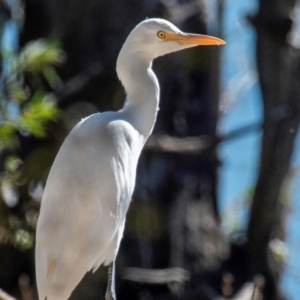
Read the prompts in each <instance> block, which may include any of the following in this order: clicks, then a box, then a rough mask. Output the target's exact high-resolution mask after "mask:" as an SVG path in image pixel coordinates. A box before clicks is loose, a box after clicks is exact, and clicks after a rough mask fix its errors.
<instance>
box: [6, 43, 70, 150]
mask: <svg viewBox="0 0 300 300" xmlns="http://www.w3.org/2000/svg"><path fill="white" fill-rule="evenodd" d="M2 57H3V59H4V62H5V63H6V64H8V65H9V67H8V70H7V71H6V72H3V74H2V78H1V79H2V80H1V82H2V87H1V90H0V93H1V99H2V101H1V102H0V121H1V127H0V150H1V149H3V148H6V147H14V146H16V145H17V139H18V138H17V135H18V134H21V135H28V134H31V135H33V136H35V137H36V138H43V137H45V136H46V132H47V124H48V122H49V121H53V120H56V119H57V118H58V116H59V111H58V109H57V107H56V99H55V96H54V95H53V93H51V92H49V91H47V90H50V89H49V86H50V88H52V89H55V88H57V87H58V86H59V85H60V84H61V81H60V78H59V76H58V74H57V72H56V70H55V68H54V66H57V65H59V64H61V63H63V62H64V60H65V55H64V53H63V52H62V50H60V49H59V44H58V43H57V42H52V41H47V40H44V39H41V40H37V41H33V42H30V43H28V44H27V45H25V46H24V48H23V49H22V51H21V52H20V54H19V55H15V54H13V53H10V54H8V53H5V54H4V53H2Z"/></svg>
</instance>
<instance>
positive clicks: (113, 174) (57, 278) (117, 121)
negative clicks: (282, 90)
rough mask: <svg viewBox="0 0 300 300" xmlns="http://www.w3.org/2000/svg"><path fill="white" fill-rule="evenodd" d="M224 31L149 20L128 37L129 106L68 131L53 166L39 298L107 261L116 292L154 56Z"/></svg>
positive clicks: (56, 295) (125, 79) (149, 113)
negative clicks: (204, 30)
mask: <svg viewBox="0 0 300 300" xmlns="http://www.w3.org/2000/svg"><path fill="white" fill-rule="evenodd" d="M221 44H225V42H224V41H223V40H221V39H219V38H215V37H211V36H205V35H197V34H188V33H183V32H182V31H180V30H179V29H178V28H177V27H175V26H174V25H173V24H171V23H170V22H168V21H165V20H162V19H147V20H145V21H143V22H141V23H140V24H138V25H137V26H136V27H135V28H134V29H133V30H132V32H131V33H130V35H129V36H128V38H127V40H126V42H125V43H124V45H123V47H122V49H121V52H120V54H119V57H118V60H117V74H118V77H119V79H120V81H121V82H122V84H123V86H124V89H125V91H126V95H127V97H126V102H125V105H124V108H123V109H122V110H120V111H118V112H105V113H97V114H93V115H91V116H89V117H87V118H85V119H83V120H82V121H81V122H79V123H78V124H77V125H76V126H75V128H74V129H73V130H72V131H71V133H70V134H69V135H68V137H67V138H66V140H65V141H64V143H63V145H62V146H61V148H60V150H59V152H58V154H57V156H56V158H55V161H54V163H53V166H52V168H51V171H50V174H49V177H48V180H47V183H46V187H45V191H44V194H43V198H42V203H41V211H40V216H39V219H38V224H37V234H36V276H37V286H38V293H39V299H40V300H45V299H47V300H67V299H68V297H69V296H70V295H71V293H72V291H73V290H74V288H75V287H76V286H77V284H78V283H79V282H80V280H81V279H82V278H83V276H84V275H85V274H86V272H88V271H90V270H94V271H95V270H96V269H97V268H98V267H99V266H100V265H108V266H109V268H108V271H109V272H108V286H107V292H106V299H107V300H109V299H115V291H114V261H115V258H116V255H117V252H118V249H119V246H120V241H121V239H122V235H123V231H124V225H125V216H126V212H127V210H128V207H129V204H130V201H131V196H132V193H133V189H134V185H135V175H136V167H137V162H138V158H139V156H140V153H141V150H142V148H143V146H144V144H145V142H146V140H147V138H148V137H149V135H150V134H151V132H152V129H153V126H154V123H155V120H156V115H157V111H158V103H159V85H158V81H157V78H156V76H155V74H154V73H153V71H152V69H151V65H152V61H153V59H154V58H156V57H158V56H161V55H164V54H167V53H170V52H174V51H179V50H182V49H185V48H189V47H194V46H197V45H221Z"/></svg>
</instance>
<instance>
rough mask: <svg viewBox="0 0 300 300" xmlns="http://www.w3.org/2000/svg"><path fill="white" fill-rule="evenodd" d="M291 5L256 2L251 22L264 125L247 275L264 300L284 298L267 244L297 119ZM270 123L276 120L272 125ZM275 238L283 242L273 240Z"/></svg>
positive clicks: (299, 65)
mask: <svg viewBox="0 0 300 300" xmlns="http://www.w3.org/2000/svg"><path fill="white" fill-rule="evenodd" d="M295 5H296V1H293V0H291V1H285V0H277V1H275V2H274V1H272V2H270V1H268V0H261V1H259V11H258V14H257V15H256V16H255V17H254V18H252V19H251V20H252V23H253V25H254V27H255V29H256V32H257V51H256V56H257V66H258V73H259V80H260V85H261V91H262V97H263V107H264V120H265V126H264V130H263V137H262V148H261V163H260V169H259V175H258V180H257V185H256V188H255V193H254V196H253V200H252V207H251V214H250V221H249V225H248V233H247V236H248V244H247V251H248V255H249V271H250V275H252V276H254V275H255V274H262V275H264V276H265V277H266V280H267V281H266V288H265V298H266V299H274V300H275V299H276V300H277V299H284V297H283V296H282V295H281V293H280V290H279V287H278V286H279V274H276V273H274V270H272V267H271V264H270V259H272V258H271V257H270V256H269V255H268V254H269V250H268V249H269V248H268V247H269V243H270V241H271V239H272V238H274V237H278V235H277V236H276V232H275V228H276V225H277V224H276V223H277V222H279V220H280V218H281V213H282V210H281V209H280V191H281V188H282V184H283V181H284V179H285V176H287V172H288V169H289V165H290V159H291V154H292V151H293V148H294V147H293V146H294V142H295V137H296V134H297V130H298V127H299V121H300V102H299V99H300V89H299V82H300V81H299V80H300V56H299V51H296V50H294V49H292V47H291V45H289V44H288V41H287V37H288V34H289V33H290V32H291V28H292V20H291V19H290V15H291V12H292V10H293V9H294V8H295ZM274 119H277V120H279V121H278V122H274ZM279 238H283V237H282V236H279Z"/></svg>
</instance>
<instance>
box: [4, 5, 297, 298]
mask: <svg viewBox="0 0 300 300" xmlns="http://www.w3.org/2000/svg"><path fill="white" fill-rule="evenodd" d="M8 3H10V5H8V4H7V3H4V2H1V8H2V10H1V25H0V26H2V27H1V32H2V30H3V27H4V24H5V22H7V21H8V20H17V21H18V22H19V23H18V24H19V26H18V29H19V31H18V38H19V53H21V52H22V49H24V47H26V44H27V43H28V42H29V41H34V40H37V39H40V38H47V39H48V40H50V41H51V40H55V41H59V44H58V47H59V48H61V49H62V50H63V51H64V52H65V57H66V59H65V60H64V62H61V63H60V64H59V66H56V67H55V68H56V69H55V70H56V72H57V74H58V75H59V78H60V80H61V81H59V82H56V83H53V82H52V84H51V81H50V83H49V80H48V79H47V76H46V75H45V74H46V73H45V72H44V69H43V68H41V69H36V70H35V71H34V72H33V73H30V72H28V71H26V70H20V71H19V73H18V75H17V76H15V77H13V76H12V78H13V79H11V80H10V81H9V80H7V78H8V75H5V72H4V68H3V67H2V78H4V79H3V81H1V82H2V83H1V84H2V86H3V87H4V88H3V91H2V100H1V101H2V102H3V103H10V101H14V97H12V95H13V94H10V93H9V92H7V91H9V89H10V85H11V84H12V83H11V82H12V81H13V80H15V81H16V80H19V81H20V80H21V81H22V86H23V88H24V86H26V88H27V89H29V90H30V91H31V93H32V94H33V93H34V91H36V90H39V89H41V88H42V89H43V91H45V92H47V93H53V94H54V95H55V97H56V99H57V102H56V103H57V107H58V109H59V110H60V115H59V117H58V118H56V119H55V120H50V121H49V122H45V123H43V126H44V127H45V128H46V134H45V135H44V136H43V138H36V136H35V134H34V132H31V134H24V132H23V131H22V130H20V129H19V128H17V129H16V128H15V129H14V130H13V133H12V134H11V136H10V139H14V143H12V144H11V145H10V146H9V147H7V146H5V144H4V142H3V143H1V150H2V151H1V157H0V158H1V166H0V167H1V173H2V177H1V180H2V183H1V184H2V186H4V183H3V182H4V181H5V180H6V185H7V182H10V190H11V191H13V193H15V194H16V195H17V202H16V204H15V205H13V206H12V207H9V206H8V205H7V204H6V202H5V201H2V200H1V204H0V217H1V219H0V238H1V240H0V242H1V244H0V287H1V288H2V289H4V290H5V291H6V292H8V293H9V294H11V295H14V296H15V297H17V298H18V299H25V300H32V299H37V298H36V290H35V275H34V232H35V224H36V220H37V216H38V210H39V203H40V202H39V200H40V198H41V189H42V186H43V185H44V182H45V180H46V178H47V174H48V172H49V168H50V166H51V163H52V162H53V159H54V157H55V154H56V152H57V151H58V149H59V147H60V145H61V143H62V141H63V139H64V138H65V136H66V135H67V134H68V132H69V131H70V129H71V128H72V127H73V126H74V125H75V124H76V122H78V121H79V120H80V119H81V118H83V117H85V116H87V115H89V114H91V113H94V112H98V111H106V110H118V109H120V108H121V107H122V105H123V102H124V98H125V94H124V91H123V88H122V86H121V84H120V82H119V81H118V79H117V75H116V72H115V62H116V59H117V55H118V52H119V50H120V48H121V46H122V44H123V43H124V41H125V39H126V36H127V35H128V33H129V32H130V31H131V30H132V28H133V27H134V26H135V25H136V24H137V23H139V22H140V21H142V20H144V19H145V18H147V17H149V18H150V17H162V18H166V19H168V20H169V21H171V22H173V23H174V24H176V25H177V26H178V27H180V29H182V30H183V31H187V32H197V33H206V21H205V20H206V6H205V1H201V0H190V1H188V0H182V1H176V0H173V1H171V0H170V1H167V0H165V1H157V0H152V1H149V0H126V1H125V0H119V1H115V0H113V1H112V0H111V1H102V0H98V1H95V0H86V1H79V0H73V1H70V0H44V1H37V0H26V1H25V2H24V3H21V2H20V3H19V2H17V1H16V2H12V1H11V2H9V1H8ZM223 4H224V3H223V1H221V0H220V1H218V2H217V5H216V8H215V9H217V15H218V18H219V19H218V20H216V28H217V29H216V32H215V35H217V36H219V37H221V38H222V26H221V24H222V11H223ZM295 5H296V1H292V0H289V1H286V0H276V1H273V2H272V3H270V2H269V1H267V0H260V1H259V11H258V13H257V15H254V16H245V18H247V19H248V22H250V23H251V24H252V25H253V27H254V28H255V30H256V32H257V52H256V58H257V69H258V73H259V80H260V86H261V92H262V96H263V107H264V124H263V126H262V127H261V130H262V132H263V138H262V145H261V157H260V168H259V170H258V174H257V177H258V180H257V184H256V186H255V188H254V192H253V195H251V203H252V205H251V206H250V219H249V223H248V226H247V229H246V232H245V237H246V238H245V239H244V240H243V242H240V243H236V242H232V241H230V240H228V239H227V238H226V237H225V236H224V234H223V233H222V230H221V227H220V216H219V211H218V206H217V200H218V199H217V197H216V190H217V186H218V167H219V165H220V161H219V159H218V157H217V155H216V149H217V147H218V145H219V143H220V142H226V138H224V137H220V136H218V135H217V125H218V120H219V99H220V91H219V86H220V84H219V78H220V51H221V50H220V48H218V47H202V48H200V47H197V48H196V49H189V50H185V51H183V52H179V53H174V54H170V55H168V56H166V57H163V58H158V59H157V60H155V62H154V66H153V68H154V71H155V73H156V74H157V76H158V79H159V82H160V85H161V103H160V111H159V115H158V119H157V123H156V125H155V128H154V132H153V136H152V138H150V140H149V142H148V144H147V145H146V147H145V149H144V151H143V153H142V156H141V158H140V161H139V166H138V173H137V183H136V189H135V193H134V197H133V202H132V204H131V207H130V211H129V213H128V218H127V224H126V230H125V233H124V238H123V241H122V244H121V248H120V251H119V254H118V258H117V296H118V299H120V300H121V299H132V300H134V299H147V300H148V299H149V300H150V299H217V297H223V298H225V299H226V298H227V299H229V298H231V297H232V296H233V295H234V294H235V293H236V292H238V291H239V290H240V289H241V288H242V287H243V284H244V283H246V282H248V281H250V282H255V284H256V287H257V292H256V294H255V295H254V298H253V299H256V300H257V299H260V298H259V297H260V294H261V293H262V294H263V295H264V299H268V300H272V299H274V300H277V299H285V297H284V296H283V295H282V293H281V291H280V288H279V279H280V274H281V272H282V265H281V263H280V262H278V261H276V260H275V259H274V258H273V257H272V256H270V255H269V251H268V249H269V248H268V245H269V243H270V241H271V240H272V239H274V238H275V237H277V238H280V239H283V240H284V237H285V216H286V215H285V209H284V207H283V204H282V203H281V202H280V197H279V194H280V191H281V187H282V183H283V181H284V179H285V176H286V174H287V172H288V169H289V161H290V156H291V153H292V150H293V145H294V138H295V136H296V132H297V128H298V124H299V105H300V104H299V103H300V102H299V93H300V91H299V84H298V83H299V82H300V81H299V80H300V78H299V75H300V72H299V71H300V65H299V51H298V50H297V49H293V48H292V46H290V45H289V44H288V43H287V36H288V34H289V32H290V31H291V28H292V25H293V21H292V20H291V19H290V12H291V11H292V10H293V9H294V7H295ZM16 9H19V13H20V11H21V17H20V16H18V14H17V13H16ZM22 11H23V13H24V15H23V16H22ZM2 60H5V55H2ZM20 78H21V79H20ZM24 89H25V88H24ZM25 98H26V97H25ZM30 101H32V98H31V97H27V98H26V99H25V100H24V101H23V102H20V103H18V106H19V113H20V114H22V111H24V109H26V105H27V104H28V103H30ZM1 111H2V112H1V113H2V121H3V125H5V124H6V123H5V118H3V115H4V113H3V112H5V105H2V106H1ZM49 119H50V118H49ZM291 128H293V129H294V134H290V129H291ZM29 133H30V132H29ZM239 134H243V132H241V133H239ZM0 137H2V138H3V139H4V138H6V136H5V135H2V136H1V135H0ZM191 145H192V146H194V148H193V150H189V149H190V148H189V147H191ZM12 156H13V157H14V158H16V157H17V158H18V159H15V161H17V163H15V164H14V165H13V167H10V166H9V164H8V161H9V159H10V158H11V157H12ZM3 190H4V188H2V196H1V197H2V198H3V199H4V198H5V196H4V195H3V193H4V192H3ZM132 268H139V269H132ZM174 268H178V269H174ZM149 269H151V270H150V271H149ZM160 269H165V270H164V272H161V271H159V270H160ZM155 270H156V273H155ZM151 272H154V273H151ZM142 275H145V276H142ZM258 275H260V276H258ZM153 279H157V281H159V282H158V283H157V282H156V283H153ZM106 280H107V278H106V269H105V268H103V267H101V268H100V269H99V270H98V271H97V272H96V273H95V274H94V275H92V274H87V276H86V277H85V278H84V280H83V282H82V283H81V284H80V285H79V286H78V288H77V289H76V290H75V291H74V293H73V295H72V297H71V299H96V298H101V297H102V298H103V297H104V294H105V288H106ZM251 295H252V289H251V290H250V293H249V297H248V298H247V299H250V297H251ZM0 299H1V297H0ZM245 299H246V298H245Z"/></svg>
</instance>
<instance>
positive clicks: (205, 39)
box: [164, 32, 226, 46]
mask: <svg viewBox="0 0 300 300" xmlns="http://www.w3.org/2000/svg"><path fill="white" fill-rule="evenodd" d="M165 34H166V36H165V38H164V41H174V42H177V43H178V44H180V45H191V46H192V45H194V46H197V45H199V46H209V45H218V46H219V45H224V44H226V42H225V41H223V40H221V39H219V38H217V37H214V36H209V35H203V34H194V33H170V32H166V33H165Z"/></svg>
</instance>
